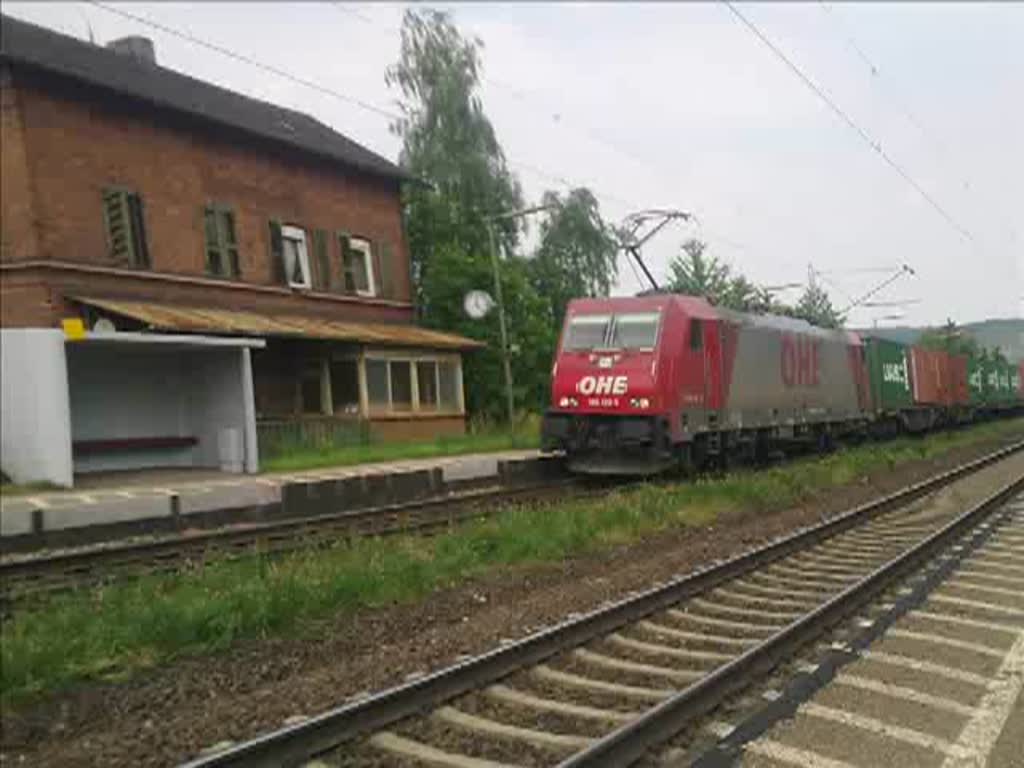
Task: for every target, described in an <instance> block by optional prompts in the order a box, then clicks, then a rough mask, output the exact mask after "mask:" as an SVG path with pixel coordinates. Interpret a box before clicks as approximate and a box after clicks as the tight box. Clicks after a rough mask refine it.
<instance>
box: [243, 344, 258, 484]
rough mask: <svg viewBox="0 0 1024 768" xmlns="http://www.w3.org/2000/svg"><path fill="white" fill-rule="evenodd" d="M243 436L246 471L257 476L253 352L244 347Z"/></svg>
mask: <svg viewBox="0 0 1024 768" xmlns="http://www.w3.org/2000/svg"><path fill="white" fill-rule="evenodd" d="M240 351H241V354H242V358H241V359H242V365H241V369H242V418H243V419H244V424H243V430H242V434H244V435H245V439H244V445H245V471H246V472H248V473H249V474H255V473H256V472H259V471H260V452H259V451H260V449H259V438H258V437H257V433H256V398H255V395H254V393H253V384H252V352H251V350H250V349H249V348H248V347H242V349H241V350H240Z"/></svg>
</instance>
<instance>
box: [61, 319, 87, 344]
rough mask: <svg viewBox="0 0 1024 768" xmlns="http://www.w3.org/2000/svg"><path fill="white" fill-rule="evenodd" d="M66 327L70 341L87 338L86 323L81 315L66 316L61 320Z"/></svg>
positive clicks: (65, 331)
mask: <svg viewBox="0 0 1024 768" xmlns="http://www.w3.org/2000/svg"><path fill="white" fill-rule="evenodd" d="M60 324H61V325H62V326H63V327H64V335H65V336H66V337H67V339H68V340H69V341H81V340H82V339H84V338H85V323H83V322H82V318H80V317H65V318H64V319H63V320H61V321H60Z"/></svg>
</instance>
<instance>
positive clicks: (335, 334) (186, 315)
mask: <svg viewBox="0 0 1024 768" xmlns="http://www.w3.org/2000/svg"><path fill="white" fill-rule="evenodd" d="M72 298H73V300H74V301H77V302H79V303H81V304H85V305H87V306H90V307H95V308H96V309H99V310H103V311H104V312H110V313H112V314H114V315H120V316H122V317H129V318H131V319H133V320H137V321H139V322H141V323H143V324H145V325H146V326H147V327H149V328H151V329H153V330H159V331H177V332H189V333H217V334H235V335H244V336H269V337H287V338H302V339H325V340H332V341H349V342H357V343H362V344H378V345H386V346H396V347H426V348H430V349H476V348H480V347H483V346H485V345H484V344H483V343H481V342H479V341H477V340H475V339H470V338H467V337H465V336H459V335H457V334H454V333H444V332H442V331H434V330H430V329H428V328H420V327H419V326H416V325H406V324H400V323H353V322H348V321H344V320H328V319H325V318H322V317H312V316H309V315H293V314H277V313H275V314H262V313H257V312H248V311H239V310H227V309H217V308H214V307H190V306H180V305H177V304H161V303H155V302H149V301H132V300H120V299H107V298H96V297H90V296H75V297H72Z"/></svg>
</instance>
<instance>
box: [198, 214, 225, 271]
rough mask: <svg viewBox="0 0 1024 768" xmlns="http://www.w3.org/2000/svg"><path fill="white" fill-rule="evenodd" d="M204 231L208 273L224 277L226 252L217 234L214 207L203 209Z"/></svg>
mask: <svg viewBox="0 0 1024 768" xmlns="http://www.w3.org/2000/svg"><path fill="white" fill-rule="evenodd" d="M203 231H204V232H205V235H206V272H207V274H210V275H215V276H217V277H222V276H223V275H224V252H223V249H222V247H221V242H220V236H219V234H218V232H217V210H216V209H215V208H214V207H213V206H212V205H208V206H206V207H205V208H203Z"/></svg>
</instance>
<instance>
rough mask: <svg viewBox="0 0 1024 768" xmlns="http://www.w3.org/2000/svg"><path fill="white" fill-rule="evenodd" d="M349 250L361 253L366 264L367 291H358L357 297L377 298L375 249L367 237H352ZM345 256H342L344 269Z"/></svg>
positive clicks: (349, 240) (350, 237)
mask: <svg viewBox="0 0 1024 768" xmlns="http://www.w3.org/2000/svg"><path fill="white" fill-rule="evenodd" d="M348 249H349V250H350V251H353V252H356V253H361V254H362V255H363V262H364V263H365V264H366V285H367V289H366V290H365V291H360V290H359V289H356V295H357V296H376V295H377V283H376V281H375V280H374V277H375V275H374V274H373V248H372V246H371V245H370V241H369V240H367V239H366V238H365V237H352V236H349V239H348ZM344 258H345V257H344V254H342V262H343V263H342V269H344Z"/></svg>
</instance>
